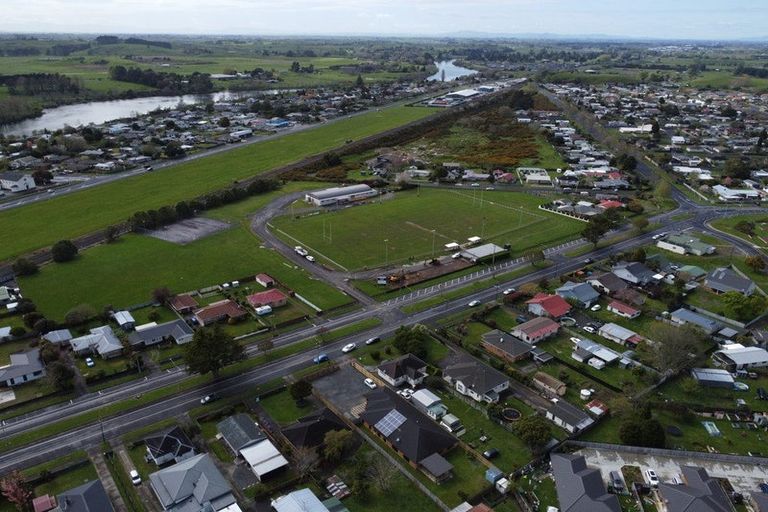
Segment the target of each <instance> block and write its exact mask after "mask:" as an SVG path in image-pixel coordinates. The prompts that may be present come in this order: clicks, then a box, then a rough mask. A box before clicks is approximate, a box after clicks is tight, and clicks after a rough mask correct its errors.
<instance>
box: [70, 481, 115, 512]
mask: <svg viewBox="0 0 768 512" xmlns="http://www.w3.org/2000/svg"><path fill="white" fill-rule="evenodd" d="M56 499H57V501H58V503H59V508H60V509H61V511H62V512H114V510H115V509H114V507H113V506H112V502H111V501H109V496H107V492H106V491H105V490H104V486H103V485H101V481H99V480H91V481H90V482H88V483H87V484H83V485H81V486H79V487H75V488H74V489H70V490H68V491H64V492H63V493H61V494H59V495H58V496H57V497H56Z"/></svg>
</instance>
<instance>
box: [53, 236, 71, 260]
mask: <svg viewBox="0 0 768 512" xmlns="http://www.w3.org/2000/svg"><path fill="white" fill-rule="evenodd" d="M51 256H52V257H53V261H55V262H56V263H63V262H65V261H70V260H73V259H74V258H75V256H77V246H76V245H75V244H73V243H72V242H71V241H70V240H59V241H58V242H56V243H55V244H54V245H53V247H52V248H51Z"/></svg>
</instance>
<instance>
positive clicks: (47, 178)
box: [32, 170, 53, 187]
mask: <svg viewBox="0 0 768 512" xmlns="http://www.w3.org/2000/svg"><path fill="white" fill-rule="evenodd" d="M32 179H33V180H35V185H37V186H38V187H39V186H42V185H48V184H49V183H50V182H52V181H53V174H52V173H51V171H43V170H40V171H35V172H33V173H32Z"/></svg>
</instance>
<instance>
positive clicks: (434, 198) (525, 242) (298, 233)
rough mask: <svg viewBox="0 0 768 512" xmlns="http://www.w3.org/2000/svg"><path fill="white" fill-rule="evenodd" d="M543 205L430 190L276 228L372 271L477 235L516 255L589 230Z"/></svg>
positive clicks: (328, 256)
mask: <svg viewBox="0 0 768 512" xmlns="http://www.w3.org/2000/svg"><path fill="white" fill-rule="evenodd" d="M543 202H545V201H544V200H542V199H539V198H537V197H534V196H530V195H528V194H523V193H517V192H496V191H477V190H472V191H470V190H444V189H423V190H420V191H409V192H404V193H399V194H396V195H395V197H394V198H392V199H389V198H388V199H386V200H383V201H374V202H372V203H369V204H366V205H363V206H358V207H354V208H346V209H343V210H339V211H335V212H329V213H324V214H321V215H310V216H306V217H301V218H298V219H297V218H295V217H290V216H283V217H279V218H276V219H274V220H273V221H272V224H273V225H274V228H275V229H276V232H277V233H278V235H280V236H282V237H283V238H284V239H285V240H286V241H287V242H288V243H291V244H293V243H299V244H301V245H304V246H306V247H307V248H308V249H309V250H310V251H312V252H314V253H317V254H318V255H320V256H321V257H322V258H323V259H325V260H326V261H327V262H330V263H331V264H334V265H337V266H339V267H343V268H347V269H358V268H373V267H377V266H381V265H384V264H392V263H403V262H407V261H409V260H415V261H417V260H420V259H425V258H428V257H430V256H431V255H432V254H436V255H440V254H444V250H443V245H444V244H447V243H450V242H458V243H463V242H465V241H466V239H467V238H468V237H471V236H480V237H482V238H483V239H484V240H486V241H492V242H495V243H497V244H499V245H503V244H506V243H509V244H510V245H511V247H512V254H513V255H514V256H518V255H520V254H522V253H524V252H525V251H526V250H528V249H531V248H544V247H546V246H548V245H552V244H553V243H555V242H559V241H562V240H564V239H566V238H569V237H575V236H577V231H578V229H580V228H581V224H582V223H580V222H578V221H575V220H571V219H568V218H566V217H562V216H559V215H554V214H550V213H547V212H544V211H541V210H538V206H539V204H542V203H543ZM373 226H375V229H371V228H372V227H373ZM433 249H434V250H433Z"/></svg>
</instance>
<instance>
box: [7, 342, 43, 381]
mask: <svg viewBox="0 0 768 512" xmlns="http://www.w3.org/2000/svg"><path fill="white" fill-rule="evenodd" d="M10 359H11V363H10V364H8V365H6V366H3V367H2V368H0V385H3V386H9V387H10V386H18V385H19V384H24V383H25V382H30V381H33V380H37V379H41V378H43V377H44V376H45V367H44V366H43V362H42V361H41V360H40V350H38V349H33V350H30V351H27V352H21V353H19V354H11V355H10Z"/></svg>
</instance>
